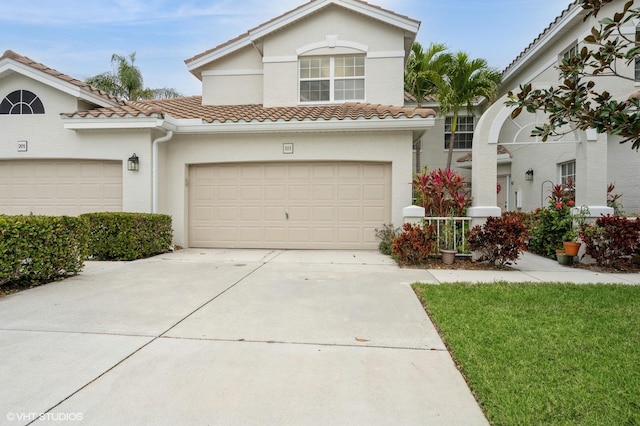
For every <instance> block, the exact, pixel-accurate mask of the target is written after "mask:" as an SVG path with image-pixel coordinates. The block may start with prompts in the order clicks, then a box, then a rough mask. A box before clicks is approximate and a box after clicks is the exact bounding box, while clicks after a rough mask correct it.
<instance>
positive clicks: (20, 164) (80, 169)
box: [0, 160, 122, 216]
mask: <svg viewBox="0 0 640 426" xmlns="http://www.w3.org/2000/svg"><path fill="white" fill-rule="evenodd" d="M96 211H122V163H121V162H119V161H78V160H55V161H54V160H24V161H23V160H19V161H18V160H15V161H14V160H11V161H0V214H10V215H13V214H29V213H31V212H32V213H33V214H39V215H68V216H75V215H78V214H81V213H87V212H96Z"/></svg>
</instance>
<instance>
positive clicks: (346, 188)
mask: <svg viewBox="0 0 640 426" xmlns="http://www.w3.org/2000/svg"><path fill="white" fill-rule="evenodd" d="M360 189H361V186H360V185H340V186H339V188H338V199H339V200H340V201H355V202H357V203H359V202H360V199H361V198H360Z"/></svg>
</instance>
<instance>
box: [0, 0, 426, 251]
mask: <svg viewBox="0 0 640 426" xmlns="http://www.w3.org/2000/svg"><path fill="white" fill-rule="evenodd" d="M419 25H420V23H419V22H418V21H416V20H414V19H411V18H409V17H406V16H402V15H399V14H397V13H394V12H391V11H388V10H385V9H382V8H379V7H376V6H373V5H371V4H369V3H366V2H364V1H360V0H313V1H310V2H308V3H306V4H304V5H302V6H300V7H298V8H296V9H294V10H291V11H289V12H287V13H285V14H283V15H281V16H278V17H276V18H274V19H272V20H270V21H268V22H266V23H264V24H262V25H259V26H258V27H256V28H253V29H251V30H249V31H247V32H246V33H244V34H242V35H240V36H238V37H236V38H234V39H232V40H229V41H227V42H225V43H222V44H220V45H219V46H217V47H215V48H213V49H211V50H208V51H206V52H203V53H201V54H198V55H196V56H194V57H192V58H190V59H188V60H186V61H185V62H186V66H187V68H188V70H189V71H190V72H191V73H192V74H194V75H195V76H196V77H197V78H198V79H199V80H201V81H202V96H196V97H187V98H178V99H170V100H161V101H144V102H124V101H121V100H118V99H115V98H113V97H110V96H108V95H106V94H105V93H102V92H100V91H97V90H96V89H94V88H92V87H90V86H87V85H86V84H84V83H82V82H80V81H77V80H74V79H72V78H71V77H68V76H66V75H63V74H60V73H59V72H56V71H55V70H52V69H49V68H47V67H46V66H44V65H42V64H39V63H37V62H35V61H33V60H31V59H29V58H27V57H24V56H21V55H19V54H17V53H14V52H11V51H7V52H5V54H4V55H3V56H2V57H0V99H2V100H1V102H2V104H1V106H0V214H28V213H29V212H33V213H34V214H71V215H73V214H79V213H82V212H86V211H104V210H115V211H118V210H124V211H136V212H160V213H167V214H170V215H171V216H172V218H173V226H174V236H175V242H176V244H179V245H181V246H186V247H243V248H251V247H254V248H257V247H264V248H332V249H340V248H344V249H353V248H374V247H376V245H377V244H376V243H377V242H376V240H375V236H374V228H376V227H379V226H380V225H382V224H384V223H390V222H393V223H396V224H399V223H401V222H402V208H403V207H405V206H407V205H410V204H411V196H412V193H411V184H410V183H411V173H412V146H413V143H414V142H415V141H417V140H419V139H420V138H421V137H422V136H423V134H424V133H425V132H426V131H428V130H429V129H430V128H432V127H433V125H434V121H435V119H434V116H435V114H434V112H433V111H432V110H430V109H417V108H413V107H405V106H404V91H403V76H404V73H403V70H404V65H405V62H406V59H407V56H408V52H409V51H410V47H411V45H412V43H413V41H414V40H415V37H416V33H417V31H418V28H419ZM133 154H135V157H137V160H138V164H137V167H136V168H137V170H129V168H128V166H127V159H129V158H130V157H134V155H133Z"/></svg>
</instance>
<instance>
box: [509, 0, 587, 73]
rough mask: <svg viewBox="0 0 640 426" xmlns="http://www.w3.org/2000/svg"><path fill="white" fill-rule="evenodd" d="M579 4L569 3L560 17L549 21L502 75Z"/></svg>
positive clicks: (576, 0)
mask: <svg viewBox="0 0 640 426" xmlns="http://www.w3.org/2000/svg"><path fill="white" fill-rule="evenodd" d="M580 3H581V1H580V0H573V1H572V2H571V3H569V5H568V6H567V7H566V8H565V9H564V10H563V11H562V12H560V15H558V16H556V17H555V19H554V20H553V21H551V23H549V25H547V26H546V27H545V29H544V30H542V32H541V33H540V34H538V35H537V36H536V38H534V39H533V41H532V42H531V43H529V44H528V45H527V47H525V48H524V49H523V50H522V51H521V52H520V53H519V54H518V56H516V57H515V59H514V60H513V61H511V62H510V63H509V65H507V66H506V67H505V69H504V70H503V71H502V73H503V74H504V73H506V72H507V71H508V70H509V69H510V68H511V67H513V66H514V65H515V64H516V62H518V61H519V60H520V58H522V57H523V56H524V55H525V54H526V53H527V52H528V51H529V50H530V49H531V48H532V47H533V46H535V45H536V44H537V43H538V42H539V41H540V40H541V39H542V37H544V36H545V34H547V33H548V32H549V31H551V29H552V28H553V27H555V26H556V25H557V24H558V22H559V21H560V20H561V19H562V18H563V17H564V16H566V15H567V14H568V13H569V12H570V11H571V10H572V9H573V8H574V7H575V6H579V4H580Z"/></svg>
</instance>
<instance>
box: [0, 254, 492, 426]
mask: <svg viewBox="0 0 640 426" xmlns="http://www.w3.org/2000/svg"><path fill="white" fill-rule="evenodd" d="M415 281H422V282H433V281H434V280H433V277H432V276H431V275H430V274H429V273H428V272H427V271H425V270H412V269H400V268H398V267H397V266H396V265H395V264H393V263H392V262H391V261H390V260H389V258H388V257H386V256H382V255H379V254H378V253H376V252H371V251H361V252H353V251H271V250H197V249H188V250H181V251H178V252H175V253H170V254H165V255H161V256H157V257H154V258H151V259H146V260H141V261H136V262H126V263H110V262H89V263H88V264H87V266H86V268H85V271H84V272H83V273H82V274H81V275H79V276H77V277H73V278H70V279H67V280H65V281H62V282H58V283H52V284H48V285H46V286H42V287H38V288H34V289H31V290H28V291H24V292H21V293H18V294H14V295H11V296H7V297H4V298H2V299H0V347H1V348H2V358H3V361H2V362H1V363H0V383H2V386H1V387H0V424H2V425H4V424H7V425H18V424H28V423H30V422H31V421H34V420H35V423H37V424H49V423H52V424H54V423H64V422H68V423H76V424H78V423H84V424H92V425H93V424H98V425H114V424H154V425H176V424H185V425H186V424H189V425H217V424H225V425H234V424H237V425H249V424H260V425H263V424H277V425H282V424H284V425H286V424H290V425H306V424H308V425H314V424H323V425H326V424H331V425H333V424H336V425H338V424H363V425H374V424H379V425H389V424H403V425H414V424H415V425H417V424H429V425H438V424H442V425H456V424H457V425H475V424H478V425H486V424H487V421H486V419H485V417H484V416H483V414H482V412H481V410H480V408H479V407H478V405H477V403H476V401H475V400H474V398H473V396H472V395H471V393H470V392H469V390H468V388H467V386H466V383H465V381H464V380H463V378H462V376H461V375H460V374H459V372H458V371H457V370H456V368H455V366H454V364H453V362H452V360H451V357H450V356H449V353H448V352H447V351H446V349H445V347H444V345H443V343H442V341H441V340H440V338H439V337H438V334H437V333H436V331H435V329H434V327H433V325H432V324H431V322H430V320H429V318H428V317H427V316H426V314H425V313H424V311H423V309H422V307H421V306H420V303H419V302H418V300H417V299H416V297H415V295H414V294H413V291H412V289H411V287H410V284H411V283H413V282H415Z"/></svg>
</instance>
